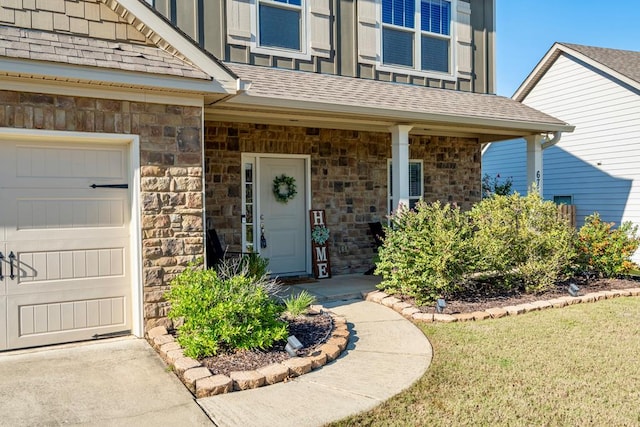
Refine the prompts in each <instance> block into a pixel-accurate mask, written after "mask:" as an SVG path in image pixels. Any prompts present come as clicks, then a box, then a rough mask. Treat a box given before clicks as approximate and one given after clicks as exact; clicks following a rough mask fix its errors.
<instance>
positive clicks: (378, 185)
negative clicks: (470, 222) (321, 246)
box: [205, 121, 481, 274]
mask: <svg viewBox="0 0 640 427" xmlns="http://www.w3.org/2000/svg"><path fill="white" fill-rule="evenodd" d="M410 143H411V145H410V156H411V158H412V159H423V161H424V197H425V199H426V200H428V201H434V200H442V201H447V202H456V203H458V204H459V205H461V206H462V207H463V208H469V207H470V206H471V204H473V203H474V202H477V201H479V200H480V179H481V177H480V173H481V172H480V157H481V156H480V144H478V142H477V141H476V140H475V139H465V138H454V137H436V136H432V137H429V136H420V137H418V136H411V137H410ZM242 153H271V154H273V153H282V154H307V155H310V156H311V175H312V176H311V191H312V208H313V209H325V210H326V215H327V222H328V227H329V229H330V230H331V239H330V248H329V249H330V254H331V264H332V273H333V274H346V273H353V272H363V271H366V270H367V269H369V268H370V267H371V260H372V257H373V255H374V245H373V238H372V236H371V234H370V232H369V226H368V223H369V222H375V221H382V222H383V221H384V220H385V215H386V210H387V159H389V158H390V157H391V135H390V134H387V133H379V132H359V131H345V130H332V129H317V128H304V127H287V126H274V125H260V124H249V123H222V122H209V121H208V122H205V200H206V213H207V218H208V219H210V221H211V223H212V224H213V226H214V227H215V228H216V230H217V232H218V234H219V236H220V239H221V240H222V241H223V245H229V248H230V250H236V251H237V250H241V247H240V246H241V223H240V215H241V208H242V200H241V188H240V186H241V154H242Z"/></svg>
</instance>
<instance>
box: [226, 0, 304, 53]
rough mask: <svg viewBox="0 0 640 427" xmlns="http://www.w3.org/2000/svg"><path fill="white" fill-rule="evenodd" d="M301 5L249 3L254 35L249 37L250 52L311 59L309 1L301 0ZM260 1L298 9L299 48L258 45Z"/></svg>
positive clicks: (284, 7) (258, 1)
mask: <svg viewBox="0 0 640 427" xmlns="http://www.w3.org/2000/svg"><path fill="white" fill-rule="evenodd" d="M231 1H237V0H231ZM301 2H302V5H301V6H295V5H293V6H291V5H289V4H287V3H280V2H277V1H273V0H256V1H255V2H253V3H252V4H251V8H252V10H251V17H252V20H251V32H252V33H253V34H254V37H252V38H251V43H250V49H251V52H252V53H259V54H265V55H271V56H281V57H284V58H292V59H300V60H303V61H310V60H311V49H310V40H311V28H310V25H309V20H310V17H309V15H310V12H309V1H308V0H301ZM260 3H267V4H268V3H271V4H273V5H275V6H274V7H280V8H282V9H287V10H299V11H300V50H299V51H298V50H293V49H287V48H284V47H269V46H260V37H259V34H260Z"/></svg>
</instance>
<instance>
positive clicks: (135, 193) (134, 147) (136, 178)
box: [0, 128, 144, 337]
mask: <svg viewBox="0 0 640 427" xmlns="http://www.w3.org/2000/svg"><path fill="white" fill-rule="evenodd" d="M3 139H14V140H15V139H19V140H22V141H39V142H42V141H43V140H45V139H46V140H47V141H52V140H55V141H63V142H65V143H76V142H77V143H81V142H82V143H86V142H91V143H95V144H115V145H127V146H128V147H129V182H130V184H129V192H128V193H129V198H130V200H129V205H130V206H131V218H130V221H129V233H130V236H129V253H130V257H129V260H130V263H131V267H130V268H131V313H128V314H129V315H131V332H132V334H133V335H135V336H137V337H142V336H143V335H144V321H143V318H144V315H143V313H144V310H143V282H142V252H141V248H142V242H141V239H142V237H141V235H140V224H141V220H140V202H139V200H140V140H139V137H138V136H136V135H126V134H112V133H88V132H68V131H57V130H40V129H14V128H0V140H3Z"/></svg>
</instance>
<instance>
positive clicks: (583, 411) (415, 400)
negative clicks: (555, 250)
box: [335, 297, 640, 426]
mask: <svg viewBox="0 0 640 427" xmlns="http://www.w3.org/2000/svg"><path fill="white" fill-rule="evenodd" d="M421 328H422V330H423V331H424V333H425V334H426V336H427V337H429V340H430V341H431V343H432V344H433V347H434V359H433V361H432V364H431V366H430V367H429V370H428V371H427V373H426V374H425V375H424V376H423V377H422V378H421V379H420V380H419V381H418V382H417V383H416V384H414V385H413V386H412V387H411V388H410V389H408V390H406V391H405V392H403V393H401V394H400V395H398V396H396V397H394V398H392V399H390V400H389V401H387V402H385V403H384V404H382V405H380V406H379V407H377V408H375V409H374V410H372V411H370V412H367V413H364V414H362V415H360V416H357V417H352V418H348V419H346V420H342V421H340V422H338V423H335V425H338V426H348V425H366V426H369V425H380V426H389V425H396V426H416V425H423V426H439V425H451V426H459V425H472V426H489V425H491V426H494V425H501V426H502V425H507V426H541V425H545V426H583V425H596V426H640V298H638V297H632V298H624V297H623V298H616V299H611V300H605V301H599V302H597V303H590V304H578V305H573V306H570V307H567V308H563V309H550V310H545V311H538V312H533V313H528V314H525V315H522V316H517V317H506V318H502V319H497V320H489V321H481V322H465V323H451V324H428V325H422V326H421Z"/></svg>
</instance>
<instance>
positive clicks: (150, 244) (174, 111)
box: [0, 91, 204, 330]
mask: <svg viewBox="0 0 640 427" xmlns="http://www.w3.org/2000/svg"><path fill="white" fill-rule="evenodd" d="M0 127H10V128H25V129H47V130H64V131H77V132H100V133H118V134H135V135H139V136H140V163H141V168H140V169H141V171H140V172H141V195H140V197H141V201H140V203H141V208H142V230H141V233H142V245H143V248H142V271H143V289H144V318H145V329H146V330H148V329H150V328H152V327H154V326H157V325H168V321H167V319H166V313H167V309H168V304H167V303H166V302H165V301H164V299H163V294H164V291H165V290H166V289H167V288H168V283H169V281H170V280H171V279H172V278H173V277H174V276H175V275H176V274H177V273H178V272H180V271H182V269H183V268H184V266H185V265H186V264H187V263H188V262H189V261H191V260H193V259H194V258H196V257H201V256H202V255H203V253H204V251H203V245H204V242H203V225H202V206H203V201H202V160H201V152H202V145H201V144H202V142H201V135H202V131H201V127H202V109H201V108H199V107H183V106H175V105H161V104H149V103H141V102H129V101H115V100H105V99H93V98H80V97H71V96H56V95H45V94H36V93H23V92H22V93H21V92H12V91H0Z"/></svg>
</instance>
